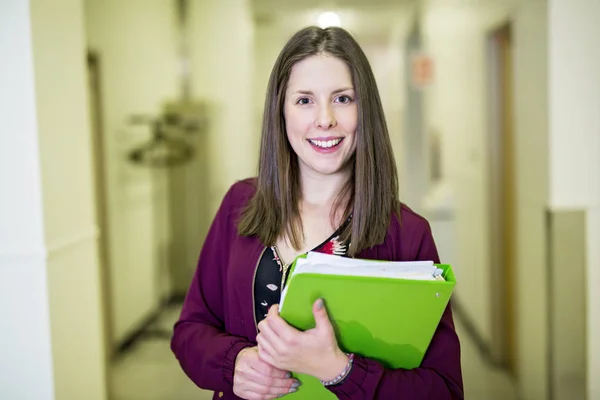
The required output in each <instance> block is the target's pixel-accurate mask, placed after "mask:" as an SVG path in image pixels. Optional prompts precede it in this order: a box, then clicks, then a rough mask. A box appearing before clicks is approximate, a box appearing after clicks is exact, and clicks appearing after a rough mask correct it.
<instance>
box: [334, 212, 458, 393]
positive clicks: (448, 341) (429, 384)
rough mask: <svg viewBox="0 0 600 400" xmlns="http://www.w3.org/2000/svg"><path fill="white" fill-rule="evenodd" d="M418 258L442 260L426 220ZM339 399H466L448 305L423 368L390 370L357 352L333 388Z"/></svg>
mask: <svg viewBox="0 0 600 400" xmlns="http://www.w3.org/2000/svg"><path fill="white" fill-rule="evenodd" d="M414 248H415V250H416V257H415V260H433V261H434V262H436V263H439V256H438V252H437V249H436V246H435V243H434V240H433V236H432V234H431V229H430V227H429V224H428V223H427V221H426V220H424V219H420V220H419V226H418V227H417V229H416V230H415V241H414ZM329 390H330V391H331V392H333V393H334V394H335V395H337V397H338V398H339V399H342V400H354V399H410V400H444V399H448V400H450V399H452V400H456V399H463V398H464V394H463V383H462V373H461V364H460V344H459V340H458V336H457V335H456V332H455V330H454V322H453V319H452V309H451V306H450V304H448V306H447V308H446V310H445V311H444V314H443V316H442V318H441V320H440V323H439V325H438V328H437V330H436V332H435V334H434V336H433V339H432V341H431V343H430V345H429V348H428V350H427V353H426V354H425V357H424V359H423V362H422V363H421V366H420V367H419V368H415V369H412V370H405V369H394V370H392V369H386V368H384V367H383V366H382V365H381V364H380V363H379V362H377V361H374V360H370V359H368V358H365V357H362V356H358V355H356V356H355V358H354V366H353V369H352V372H351V373H350V375H349V376H348V377H347V378H346V379H345V380H344V382H342V383H341V384H340V385H337V386H332V387H329Z"/></svg>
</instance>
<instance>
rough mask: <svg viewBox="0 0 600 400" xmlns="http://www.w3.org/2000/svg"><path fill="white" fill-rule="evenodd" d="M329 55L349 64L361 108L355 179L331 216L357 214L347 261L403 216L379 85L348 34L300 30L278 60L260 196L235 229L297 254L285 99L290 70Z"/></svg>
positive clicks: (294, 179)
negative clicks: (284, 242) (281, 240)
mask: <svg viewBox="0 0 600 400" xmlns="http://www.w3.org/2000/svg"><path fill="white" fill-rule="evenodd" d="M318 54H327V55H330V56H333V57H336V58H338V59H340V60H342V61H344V62H345V63H346V65H347V66H348V68H349V69H350V74H351V75H352V81H353V85H354V90H355V92H356V101H357V106H358V126H357V131H356V151H355V154H354V156H353V157H352V159H351V160H350V162H351V163H352V173H351V176H350V179H349V180H348V182H347V183H346V185H345V186H344V187H343V188H342V190H341V191H340V193H339V195H338V196H337V198H336V201H335V203H334V206H333V210H332V214H331V215H333V216H335V215H339V213H340V212H341V214H342V215H343V217H344V218H343V219H342V221H343V220H345V219H346V218H348V217H350V215H351V216H352V220H351V223H350V224H347V225H346V228H345V229H344V230H343V232H342V233H341V239H342V240H344V241H347V240H348V239H349V238H351V244H350V248H349V251H348V252H349V255H350V256H355V255H356V254H357V253H359V252H360V251H361V250H363V249H366V248H369V247H372V246H374V245H377V244H380V243H382V242H383V241H384V239H385V236H386V232H387V229H388V226H389V224H390V220H391V217H392V214H393V213H397V214H398V217H399V206H400V202H399V200H398V174H397V171H396V164H395V161H394V155H393V152H392V144H391V142H390V137H389V134H388V130H387V125H386V122H385V117H384V114H383V108H382V106H381V100H380V98H379V92H378V90H377V84H376V83H375V77H374V75H373V71H372V70H371V66H370V65H369V61H368V60H367V57H366V56H365V54H364V53H363V51H362V49H361V48H360V46H359V45H358V43H357V42H356V41H355V40H354V38H353V37H352V36H351V35H350V34H349V33H348V32H347V31H346V30H344V29H342V28H337V27H330V28H326V29H321V28H319V27H308V28H304V29H302V30H300V31H299V32H297V33H296V34H295V35H294V36H293V37H292V38H291V39H290V40H289V41H288V42H287V44H286V45H285V47H284V48H283V50H282V51H281V53H280V54H279V57H278V58H277V60H276V62H275V65H274V67H273V70H272V72H271V76H270V78H269V84H268V87H267V96H266V101H265V111H264V116H263V127H262V138H261V146H260V159H259V168H258V181H257V188H256V189H257V190H256V194H255V195H254V197H253V198H252V199H251V201H250V203H249V204H248V206H247V208H246V209H245V210H244V211H243V213H242V215H241V218H240V221H239V223H238V232H239V233H240V234H241V235H243V236H258V238H259V239H260V240H261V241H262V242H263V244H265V245H267V246H270V245H274V244H275V242H276V241H277V238H278V237H279V236H281V235H285V236H286V237H287V238H288V240H289V241H290V243H291V245H292V246H293V247H294V248H295V249H296V250H299V249H301V248H302V243H303V242H304V234H303V230H302V220H301V216H300V211H299V202H300V199H301V198H302V193H301V188H300V173H299V167H298V158H297V156H296V154H295V153H294V151H293V149H292V148H291V146H290V144H289V142H288V139H287V135H286V130H285V119H284V113H283V107H284V100H285V94H286V90H287V85H288V80H289V77H290V74H291V71H292V67H293V66H294V65H295V64H296V63H297V62H299V61H302V60H304V59H306V58H308V57H310V56H314V55H318Z"/></svg>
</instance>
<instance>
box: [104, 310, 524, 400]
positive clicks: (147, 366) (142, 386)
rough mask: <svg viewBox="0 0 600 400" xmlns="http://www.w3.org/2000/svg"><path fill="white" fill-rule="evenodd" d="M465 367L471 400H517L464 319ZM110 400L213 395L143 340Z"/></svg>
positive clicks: (171, 313) (116, 376) (157, 341)
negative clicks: (467, 329)
mask: <svg viewBox="0 0 600 400" xmlns="http://www.w3.org/2000/svg"><path fill="white" fill-rule="evenodd" d="M178 313H179V309H177V308H174V309H171V310H168V311H166V312H164V313H163V315H162V316H161V318H160V319H159V320H158V321H157V323H156V327H155V328H159V329H161V330H164V331H170V330H171V329H172V326H173V323H174V322H175V320H176V319H177V316H178ZM456 328H457V331H458V334H459V337H460V338H461V346H462V367H463V379H464V385H465V398H466V399H467V400H515V399H516V395H515V392H514V385H513V384H512V383H511V380H510V379H509V378H508V376H507V375H506V374H505V373H503V372H501V371H498V370H495V369H493V368H491V367H490V366H489V365H487V364H486V363H485V362H484V361H483V360H482V358H481V356H480V355H479V353H478V350H477V347H476V346H475V344H474V343H472V342H471V341H470V339H469V336H468V335H466V333H465V329H464V327H463V326H462V325H461V323H460V320H458V319H457V321H456ZM111 380H112V383H111V387H112V390H111V393H112V396H111V398H110V400H209V399H211V398H212V393H211V392H208V391H203V390H201V389H198V388H197V387H196V386H195V385H194V384H193V383H192V382H191V381H190V380H189V379H188V378H187V377H186V376H185V375H184V373H183V372H182V371H181V369H180V368H179V365H178V363H177V361H176V360H175V358H174V357H173V355H172V353H171V351H170V349H169V343H168V341H167V340H166V339H164V338H148V339H144V340H141V341H139V342H137V343H136V344H135V346H134V347H133V348H132V349H131V350H130V351H129V352H128V353H127V354H125V355H123V356H122V357H121V358H120V359H119V360H118V361H116V362H115V364H114V365H113V367H112V370H111Z"/></svg>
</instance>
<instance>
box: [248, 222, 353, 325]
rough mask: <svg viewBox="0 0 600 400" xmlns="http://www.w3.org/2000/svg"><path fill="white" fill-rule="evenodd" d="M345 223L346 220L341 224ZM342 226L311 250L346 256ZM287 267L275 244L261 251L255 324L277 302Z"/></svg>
mask: <svg viewBox="0 0 600 400" xmlns="http://www.w3.org/2000/svg"><path fill="white" fill-rule="evenodd" d="M346 223H348V221H346V222H345V223H344V224H343V226H344V225H346ZM343 226H342V227H340V228H338V230H337V231H335V232H334V233H333V234H332V235H331V236H330V237H329V238H328V239H327V240H325V241H324V242H323V243H321V244H320V245H318V246H317V247H315V248H314V249H313V250H312V251H317V252H319V253H326V254H335V255H338V256H346V255H347V254H348V246H347V245H346V243H344V242H342V241H341V240H340V238H339V232H340V231H341V230H342V228H343ZM287 267H288V266H284V265H283V263H282V261H281V260H280V258H279V255H278V254H277V248H276V247H275V246H271V247H269V248H267V249H266V250H265V251H264V252H263V255H262V258H261V259H260V262H259V264H258V269H257V271H256V279H255V280H254V313H255V315H256V323H257V324H258V323H259V322H260V321H262V320H263V319H264V318H265V317H266V316H267V312H268V311H269V307H271V306H272V305H273V304H278V303H279V300H280V297H281V286H282V281H283V280H284V279H285V280H287V276H286V277H285V278H284V276H283V274H284V271H285V270H286V269H287ZM283 284H285V282H283Z"/></svg>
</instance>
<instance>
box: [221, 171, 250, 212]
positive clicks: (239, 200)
mask: <svg viewBox="0 0 600 400" xmlns="http://www.w3.org/2000/svg"><path fill="white" fill-rule="evenodd" d="M256 182H257V180H256V178H246V179H242V180H239V181H236V182H235V183H233V184H232V185H231V186H230V187H229V190H228V191H227V194H226V195H225V201H227V202H228V203H229V204H230V205H231V206H236V205H237V206H246V205H247V204H248V202H249V201H250V199H251V198H252V197H253V196H254V194H255V193H256Z"/></svg>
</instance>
